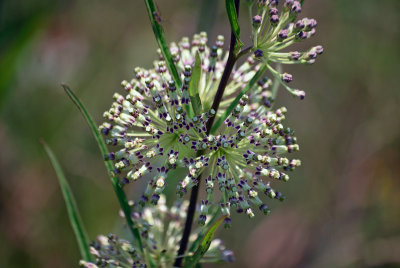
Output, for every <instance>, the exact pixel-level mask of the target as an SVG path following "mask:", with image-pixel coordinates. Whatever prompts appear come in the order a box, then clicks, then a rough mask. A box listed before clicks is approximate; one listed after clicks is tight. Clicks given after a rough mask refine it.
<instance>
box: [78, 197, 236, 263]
mask: <svg viewBox="0 0 400 268" xmlns="http://www.w3.org/2000/svg"><path fill="white" fill-rule="evenodd" d="M165 202H166V200H165V196H164V195H161V196H160V200H159V202H158V205H157V206H153V207H146V208H145V209H143V210H141V209H140V205H139V204H136V203H134V202H130V205H131V206H132V209H133V211H134V212H133V213H132V219H133V220H134V221H135V223H136V225H137V226H139V230H140V234H141V238H142V243H143V245H144V248H145V251H146V252H147V254H148V255H149V257H151V259H152V260H153V261H154V262H155V265H156V267H172V266H173V262H174V260H175V258H176V257H177V256H176V254H177V251H178V247H179V240H180V239H181V236H182V232H183V227H184V224H185V219H186V211H187V207H188V202H186V201H185V202H183V203H180V202H176V203H175V204H174V205H173V206H171V207H170V208H168V207H167V206H166V203H165ZM121 216H123V213H122V212H121ZM197 231H198V232H195V233H198V234H202V232H201V230H197ZM203 234H204V232H203ZM196 239H197V237H196V235H192V236H191V237H190V239H189V240H190V245H189V246H191V245H193V246H194V245H195V243H198V242H199V240H197V241H196ZM193 250H194V248H193ZM90 252H91V254H92V255H93V257H94V259H95V261H94V262H87V261H81V262H80V264H81V266H83V267H86V268H95V267H121V268H125V267H126V268H127V267H130V268H131V267H138V268H143V267H146V265H145V263H146V262H145V260H144V256H143V255H142V254H141V252H140V250H139V249H138V248H137V246H136V245H134V244H132V243H130V242H129V241H127V240H124V239H121V238H119V237H118V236H117V235H115V234H109V235H107V236H103V235H100V236H98V238H97V241H94V242H92V243H91V247H90ZM191 254H192V253H189V255H188V256H189V257H190V255H191ZM232 261H234V256H233V252H232V251H231V250H228V249H226V248H225V246H224V245H223V243H222V241H221V240H220V239H214V240H213V241H212V242H211V245H210V248H209V250H208V251H207V252H206V254H205V255H204V256H203V257H202V259H201V262H203V263H206V262H232Z"/></svg>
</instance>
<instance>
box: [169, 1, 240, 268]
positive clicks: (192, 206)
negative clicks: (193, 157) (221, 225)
mask: <svg viewBox="0 0 400 268" xmlns="http://www.w3.org/2000/svg"><path fill="white" fill-rule="evenodd" d="M239 4H240V0H235V9H236V16H237V17H239ZM236 42H237V37H236V36H235V33H234V32H233V30H232V31H231V41H230V45H229V55H228V60H227V62H226V66H225V69H224V72H223V74H222V78H221V81H220V83H219V85H218V90H217V93H216V94H215V98H214V101H213V104H212V109H213V110H214V111H215V112H217V111H218V108H219V105H220V103H221V100H222V96H223V95H224V92H225V88H226V85H227V83H228V80H229V77H230V75H231V73H232V70H233V66H234V65H235V62H236V60H237V59H238V57H237V55H236V54H235V46H236ZM214 120H215V116H213V117H211V118H210V119H208V121H207V125H206V127H207V131H206V134H207V135H208V134H210V131H211V128H212V125H213V123H214ZM202 153H203V152H202V151H199V152H198V154H197V155H198V156H199V155H201V154H202ZM201 176H202V174H200V175H199V178H198V183H197V184H196V185H195V186H193V188H192V191H191V194H190V203H189V208H188V213H187V218H186V222H185V227H184V230H183V235H182V239H181V241H180V246H179V250H178V254H177V256H178V257H177V258H176V260H175V263H174V266H175V267H181V266H182V261H183V257H184V256H183V255H184V253H185V251H186V248H187V245H188V241H189V236H190V233H191V230H192V224H193V218H194V214H195V212H196V204H197V199H198V198H197V197H198V195H199V189H200V181H201Z"/></svg>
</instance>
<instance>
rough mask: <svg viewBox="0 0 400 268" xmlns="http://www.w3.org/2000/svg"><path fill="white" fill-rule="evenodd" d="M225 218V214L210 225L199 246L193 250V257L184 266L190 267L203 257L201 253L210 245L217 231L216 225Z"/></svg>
mask: <svg viewBox="0 0 400 268" xmlns="http://www.w3.org/2000/svg"><path fill="white" fill-rule="evenodd" d="M225 218H226V216H225V217H222V218H221V219H219V220H218V221H217V222H216V223H214V224H213V226H211V228H210V229H209V230H208V231H207V233H206V235H205V236H204V238H203V241H201V244H200V246H199V247H198V248H197V250H196V251H195V253H194V255H193V257H192V258H191V259H190V260H189V262H188V263H187V264H185V268H191V267H193V266H195V265H196V264H197V263H198V262H199V261H200V259H201V258H202V257H203V255H204V254H205V253H206V252H207V250H208V248H209V247H210V245H211V241H212V240H213V238H214V235H215V232H216V231H217V229H218V227H219V226H220V225H221V223H222V222H223V221H224V219H225Z"/></svg>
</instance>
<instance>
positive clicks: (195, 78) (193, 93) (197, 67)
mask: <svg viewBox="0 0 400 268" xmlns="http://www.w3.org/2000/svg"><path fill="white" fill-rule="evenodd" d="M200 75H201V59H200V55H199V52H198V51H197V52H196V62H195V64H194V68H193V71H192V79H191V81H190V84H189V96H190V101H191V103H192V107H193V111H194V113H195V115H199V114H200V113H201V100H200V96H199V81H200Z"/></svg>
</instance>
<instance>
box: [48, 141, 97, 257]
mask: <svg viewBox="0 0 400 268" xmlns="http://www.w3.org/2000/svg"><path fill="white" fill-rule="evenodd" d="M41 143H42V145H43V147H44V150H45V151H46V153H47V156H48V157H49V159H50V162H51V164H52V165H53V168H54V170H55V172H56V174H57V178H58V183H59V184H60V188H61V192H62V195H63V197H64V200H65V205H66V207H67V211H68V218H69V221H70V223H71V226H72V229H73V230H74V233H75V238H76V241H77V242H78V246H79V251H80V253H81V257H82V259H83V260H85V261H91V260H92V256H91V255H90V250H89V244H88V241H89V239H88V236H87V234H86V230H85V227H84V225H83V222H82V219H81V216H80V215H79V211H78V206H77V205H76V201H75V198H74V195H73V194H72V191H71V188H70V187H69V184H68V181H67V179H66V178H65V175H64V172H63V170H62V169H61V166H60V163H58V160H57V158H56V156H55V155H54V153H53V151H52V150H51V149H50V147H49V146H47V144H46V143H45V142H44V141H43V140H41Z"/></svg>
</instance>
